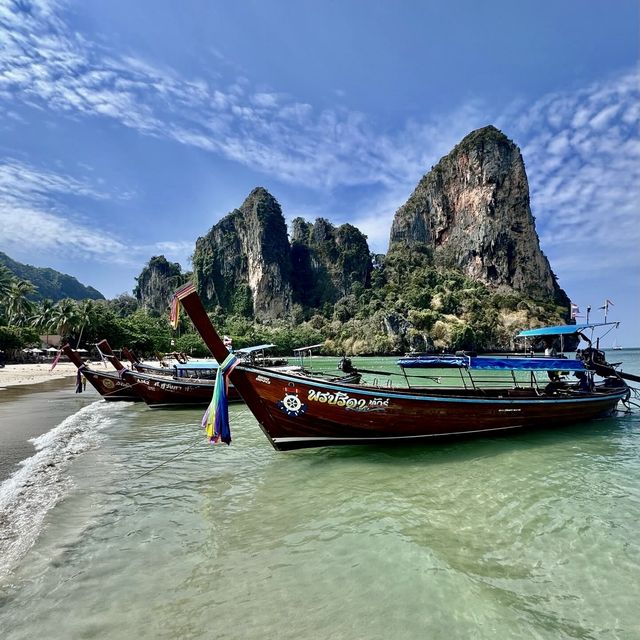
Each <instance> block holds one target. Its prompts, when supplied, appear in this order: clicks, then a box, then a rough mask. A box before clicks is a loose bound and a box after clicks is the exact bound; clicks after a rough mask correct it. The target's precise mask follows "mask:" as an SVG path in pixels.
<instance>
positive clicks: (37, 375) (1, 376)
mask: <svg viewBox="0 0 640 640" xmlns="http://www.w3.org/2000/svg"><path fill="white" fill-rule="evenodd" d="M50 369H51V363H50V362H48V363H47V362H44V363H42V362H39V363H33V364H7V365H5V366H4V367H3V368H2V369H0V390H2V389H6V388H8V387H18V386H23V385H31V384H39V383H41V382H50V381H51V380H62V379H64V378H68V377H70V376H74V375H76V372H77V368H76V366H75V365H74V364H73V363H72V362H59V363H58V364H57V365H56V368H55V369H54V370H53V371H51V370H50Z"/></svg>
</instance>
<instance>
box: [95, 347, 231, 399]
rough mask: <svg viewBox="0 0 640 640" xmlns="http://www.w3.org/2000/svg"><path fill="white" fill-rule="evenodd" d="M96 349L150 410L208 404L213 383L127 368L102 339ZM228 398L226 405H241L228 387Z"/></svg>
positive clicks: (212, 381)
mask: <svg viewBox="0 0 640 640" xmlns="http://www.w3.org/2000/svg"><path fill="white" fill-rule="evenodd" d="M96 346H97V347H98V349H99V350H100V352H101V353H102V354H103V355H104V357H105V358H106V359H107V360H108V361H109V362H110V363H111V364H112V365H113V367H114V368H115V369H116V371H117V374H116V375H117V376H119V377H120V378H121V379H122V380H123V381H125V382H126V383H128V384H130V385H131V386H132V387H134V388H135V390H136V392H137V393H138V394H139V395H140V397H141V398H142V399H143V400H144V401H145V402H146V404H147V405H148V406H149V407H151V408H153V409H155V408H160V407H189V406H204V405H208V404H209V403H210V402H211V396H212V395H213V387H214V384H215V381H214V380H207V379H204V380H201V379H192V378H178V377H172V376H171V375H166V374H151V373H145V372H142V371H134V370H131V369H127V368H126V367H125V366H124V365H123V364H122V362H120V360H119V359H118V357H117V356H116V355H115V354H114V353H113V350H112V349H111V347H110V346H109V343H108V342H107V341H106V340H102V341H100V342H99V343H98V344H97V345H96ZM228 399H229V401H230V402H242V398H241V397H240V394H239V393H238V392H237V391H236V390H235V389H234V388H233V387H232V386H230V388H229V394H228Z"/></svg>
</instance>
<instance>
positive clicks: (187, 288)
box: [169, 282, 196, 329]
mask: <svg viewBox="0 0 640 640" xmlns="http://www.w3.org/2000/svg"><path fill="white" fill-rule="evenodd" d="M195 290H196V288H195V286H194V285H193V284H192V283H191V282H187V284H184V285H182V286H181V287H180V288H179V289H178V290H177V291H176V292H175V293H174V294H173V300H172V301H171V312H170V314H169V323H170V324H171V326H172V327H173V328H174V329H177V328H178V320H179V319H180V300H182V298H185V297H186V296H188V295H189V294H190V293H193V292H194V291H195Z"/></svg>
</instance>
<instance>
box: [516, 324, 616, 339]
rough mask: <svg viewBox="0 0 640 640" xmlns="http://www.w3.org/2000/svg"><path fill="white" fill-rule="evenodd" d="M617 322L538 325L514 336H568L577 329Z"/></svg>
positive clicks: (576, 331) (592, 327)
mask: <svg viewBox="0 0 640 640" xmlns="http://www.w3.org/2000/svg"><path fill="white" fill-rule="evenodd" d="M618 324H620V323H619V322H599V323H597V324H561V325H558V326H556V327H538V328H537V329H526V330H525V331H521V332H520V333H519V334H518V335H517V336H516V338H534V337H540V336H569V335H573V334H574V333H578V331H586V330H588V329H594V328H595V327H606V326H613V325H618Z"/></svg>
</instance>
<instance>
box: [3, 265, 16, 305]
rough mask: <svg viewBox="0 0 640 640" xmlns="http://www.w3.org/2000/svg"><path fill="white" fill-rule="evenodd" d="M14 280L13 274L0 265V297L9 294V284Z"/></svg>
mask: <svg viewBox="0 0 640 640" xmlns="http://www.w3.org/2000/svg"><path fill="white" fill-rule="evenodd" d="M14 280H15V278H14V275H13V273H11V271H9V269H7V267H5V266H4V265H3V264H0V296H2V297H3V298H4V296H6V295H7V294H8V293H9V289H10V288H11V283H12V282H13V281H14Z"/></svg>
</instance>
